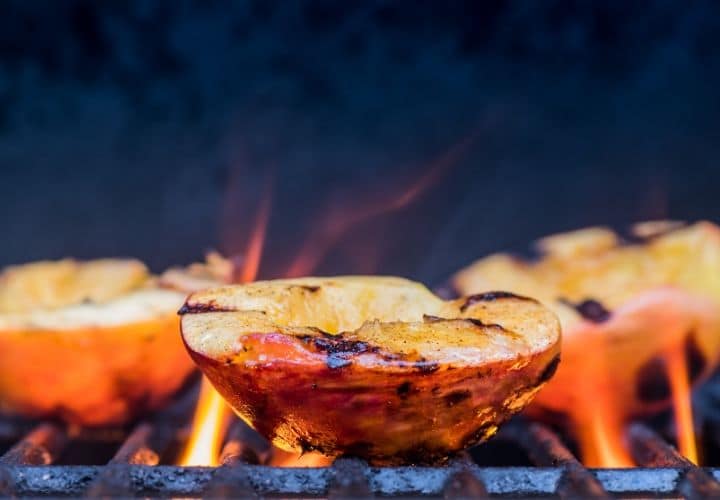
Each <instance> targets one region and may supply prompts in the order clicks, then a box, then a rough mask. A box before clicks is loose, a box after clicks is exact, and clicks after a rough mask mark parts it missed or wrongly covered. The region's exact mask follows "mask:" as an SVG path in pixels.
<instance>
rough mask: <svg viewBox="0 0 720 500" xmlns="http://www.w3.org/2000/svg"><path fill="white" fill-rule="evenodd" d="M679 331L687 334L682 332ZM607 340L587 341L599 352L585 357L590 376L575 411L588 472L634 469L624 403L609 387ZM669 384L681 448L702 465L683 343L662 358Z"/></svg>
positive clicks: (590, 348) (592, 338) (586, 376)
mask: <svg viewBox="0 0 720 500" xmlns="http://www.w3.org/2000/svg"><path fill="white" fill-rule="evenodd" d="M679 331H684V330H683V329H680V330H679ZM603 341H604V337H602V336H590V335H589V336H588V337H587V342H589V344H586V346H585V347H586V348H587V351H588V352H593V353H595V355H594V356H592V357H586V358H585V359H586V366H585V369H586V372H585V374H584V378H583V380H582V381H578V383H579V384H584V385H585V388H584V390H583V391H581V392H579V394H581V396H580V398H581V399H580V400H579V401H578V402H577V405H576V407H575V408H574V409H573V410H572V412H571V419H572V421H573V425H574V427H575V432H576V435H577V438H578V444H579V446H580V451H581V455H582V461H583V464H585V465H586V466H588V467H633V466H634V465H635V464H634V461H633V460H632V457H631V455H630V454H629V453H628V450H627V449H626V448H625V440H624V436H625V427H626V424H627V415H625V414H624V413H623V402H622V401H619V400H618V398H617V397H615V393H614V391H612V389H611V388H610V387H609V386H608V385H607V384H606V380H607V374H608V373H609V372H608V369H609V367H608V365H607V356H603V355H602V353H604V352H607V351H606V350H605V344H604V343H603ZM663 360H664V361H665V370H666V374H667V377H668V380H669V382H670V392H671V399H672V408H673V413H674V417H675V427H676V429H677V440H678V449H679V451H680V453H681V454H682V455H683V456H684V457H686V458H687V459H688V460H690V461H691V462H693V463H695V464H697V463H698V449H697V443H696V438H695V427H694V421H693V412H692V398H691V396H692V389H691V386H690V379H689V376H688V373H689V371H688V370H689V368H688V361H687V357H686V354H685V349H684V347H683V345H682V343H678V342H672V343H671V344H670V345H668V346H667V347H666V348H665V350H664V354H663Z"/></svg>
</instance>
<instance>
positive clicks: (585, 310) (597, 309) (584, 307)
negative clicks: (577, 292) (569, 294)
mask: <svg viewBox="0 0 720 500" xmlns="http://www.w3.org/2000/svg"><path fill="white" fill-rule="evenodd" d="M557 300H558V302H560V303H561V304H565V305H566V306H568V307H571V308H573V309H575V311H577V313H578V314H579V315H580V316H582V317H583V319H586V320H588V321H590V322H592V323H604V322H606V321H607V320H609V319H610V317H611V316H612V312H610V310H608V309H607V308H606V307H605V306H604V305H603V304H602V302H600V301H599V300H595V299H585V300H583V301H580V302H573V301H571V300H568V299H566V298H564V297H559V298H558V299H557Z"/></svg>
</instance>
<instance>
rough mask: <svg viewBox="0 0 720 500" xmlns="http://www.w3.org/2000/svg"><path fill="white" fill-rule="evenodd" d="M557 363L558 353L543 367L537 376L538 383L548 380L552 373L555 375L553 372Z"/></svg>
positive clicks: (558, 363)
mask: <svg viewBox="0 0 720 500" xmlns="http://www.w3.org/2000/svg"><path fill="white" fill-rule="evenodd" d="M559 365H560V355H559V354H556V355H555V356H554V357H553V359H551V360H550V362H549V363H548V364H547V365H545V368H544V369H543V371H542V373H541V374H540V377H539V378H538V384H544V383H545V382H547V381H548V380H550V379H551V378H552V377H553V375H555V372H556V371H557V369H558V366H559Z"/></svg>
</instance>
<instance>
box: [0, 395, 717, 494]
mask: <svg viewBox="0 0 720 500" xmlns="http://www.w3.org/2000/svg"><path fill="white" fill-rule="evenodd" d="M196 395H197V388H196V387H194V388H192V390H189V391H187V392H186V393H185V395H184V396H183V397H182V398H180V399H179V400H178V402H177V403H176V404H175V405H174V406H172V407H170V408H169V409H168V410H166V411H164V412H162V413H160V414H158V415H157V416H156V417H155V418H154V419H152V420H148V421H145V422H141V423H139V424H138V425H137V426H136V427H134V428H133V429H131V430H130V432H129V433H127V434H126V435H124V437H125V439H124V441H122V442H121V443H120V444H119V445H118V446H117V449H116V450H115V453H114V455H113V456H112V457H111V458H110V459H109V460H108V461H107V463H106V464H104V465H88V466H85V465H59V464H58V462H59V459H60V457H61V456H62V455H63V453H64V452H65V451H67V450H68V449H69V448H71V447H72V446H73V443H74V441H73V440H77V439H78V436H79V437H81V438H82V440H84V441H87V440H90V441H93V440H94V441H102V440H108V441H112V439H113V438H117V436H118V431H117V430H116V431H83V432H84V434H83V433H77V432H75V433H73V431H72V430H70V431H68V430H67V429H65V428H63V427H61V426H59V425H57V424H54V423H49V422H43V423H40V424H38V425H37V426H36V427H34V428H29V429H28V427H27V425H26V423H25V424H24V423H11V422H7V421H6V422H2V423H0V434H1V435H2V437H8V436H9V435H10V433H11V431H13V430H14V431H19V430H22V431H23V432H24V435H23V437H22V438H21V439H19V440H18V441H17V442H16V443H15V444H14V445H13V446H12V447H10V449H9V450H8V451H6V452H5V453H4V454H3V455H2V456H0V496H77V495H87V496H90V497H112V496H124V497H132V496H162V497H183V496H193V497H198V496H204V497H225V496H227V497H253V496H285V497H288V496H290V497H292V496H299V497H308V496H327V497H329V498H346V497H367V496H372V495H377V496H418V495H424V496H430V497H455V496H466V497H467V496H475V497H483V496H487V495H497V496H509V497H518V496H557V497H562V498H565V497H584V498H588V497H593V498H608V497H612V496H621V497H638V496H643V497H673V496H675V497H676V496H684V497H687V498H707V497H720V482H718V480H719V479H720V469H704V468H700V467H697V466H695V465H693V464H692V463H690V462H689V461H687V460H686V459H684V458H683V457H682V456H680V455H679V454H678V453H677V452H676V451H675V449H674V448H673V447H672V446H671V445H669V444H668V443H667V442H666V441H664V440H663V439H662V438H661V437H660V436H659V435H658V434H657V433H656V432H655V431H653V430H652V429H650V428H649V427H647V426H646V425H644V424H634V425H632V426H631V427H630V429H629V431H628V443H629V446H630V450H631V453H632V455H633V457H634V459H635V460H636V462H637V463H638V464H639V465H640V467H638V468H634V469H616V470H612V469H586V468H585V467H583V466H582V465H581V464H580V462H579V461H578V460H577V458H575V456H574V455H573V453H572V452H571V451H570V450H569V449H568V448H567V447H566V446H565V444H564V443H563V441H562V440H561V438H560V437H559V436H558V434H556V433H555V432H554V431H552V430H551V429H550V428H548V427H546V426H545V425H542V424H539V423H535V422H526V421H523V420H516V421H513V422H510V423H509V424H508V425H506V426H505V427H504V428H503V430H502V432H501V435H500V436H498V439H499V440H504V441H508V442H511V443H513V444H514V445H515V446H516V447H518V448H519V449H521V450H523V452H524V453H525V454H526V455H527V459H528V461H529V462H530V463H532V464H533V466H530V467H524V466H523V467H518V466H514V467H504V466H503V467H482V466H479V465H478V464H477V463H476V462H475V461H474V460H473V458H472V457H471V455H470V454H468V453H464V454H461V455H460V456H459V457H457V458H455V459H454V460H453V461H451V462H450V463H449V464H448V465H446V466H442V467H382V468H379V467H370V466H368V465H367V464H366V463H365V462H363V461H361V460H358V459H353V458H340V459H338V460H336V461H335V462H334V463H333V465H332V466H330V467H319V468H302V469H298V468H280V467H271V466H268V465H262V464H264V463H266V462H267V460H268V457H269V456H270V452H271V450H270V447H269V445H268V443H267V442H266V441H265V440H264V439H262V438H261V437H260V436H259V435H257V434H256V433H255V432H254V431H252V430H251V429H249V428H248V427H247V426H245V425H244V424H243V423H242V422H239V421H238V422H235V423H234V424H233V425H232V426H231V427H230V429H229V431H228V433H227V436H226V440H225V444H224V446H223V449H222V454H221V462H222V464H223V465H222V466H221V467H218V468H207V467H177V466H168V465H159V464H162V457H163V456H167V452H168V450H171V449H172V447H173V445H174V444H176V443H177V441H178V437H180V439H181V438H182V435H183V432H184V431H185V430H186V428H187V425H188V421H189V416H190V413H191V410H192V405H193V402H194V400H195V397H196ZM120 434H122V433H120Z"/></svg>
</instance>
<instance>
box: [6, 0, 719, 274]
mask: <svg viewBox="0 0 720 500" xmlns="http://www.w3.org/2000/svg"><path fill="white" fill-rule="evenodd" d="M0 5H1V6H2V15H1V16H0V169H1V173H0V229H1V232H0V234H1V235H2V237H1V238H0V241H1V243H2V244H1V245H0V264H2V265H5V264H9V263H17V262H23V261H28V260H33V259H40V258H57V257H62V256H76V257H83V258H87V257H96V256H105V255H129V256H137V257H140V258H142V259H144V260H146V261H147V262H148V263H149V264H150V265H151V266H152V267H153V268H154V269H157V270H160V269H162V268H163V267H165V266H167V265H171V264H182V263H187V262H189V261H191V260H196V259H198V258H200V257H201V255H202V252H203V251H204V250H206V249H208V248H220V249H222V250H223V251H225V252H242V249H243V247H244V244H245V240H246V239H247V235H248V234H249V231H250V228H251V226H252V221H253V219H254V214H255V212H256V207H257V205H258V203H259V201H260V198H261V193H263V192H267V191H268V186H269V185H271V186H272V189H271V190H272V201H273V204H272V216H271V220H270V227H269V233H268V240H267V245H266V252H265V258H264V260H263V265H262V268H261V276H263V277H276V276H280V275H283V274H284V273H286V270H287V268H288V266H290V263H291V262H292V261H293V258H294V257H295V256H297V255H298V252H299V251H300V249H301V248H302V247H303V245H304V244H305V241H306V239H307V237H308V235H315V234H316V233H318V232H319V233H322V234H325V237H327V235H328V234H330V233H332V235H333V238H330V240H333V241H334V240H337V241H336V242H335V243H334V244H333V245H329V250H328V253H327V255H326V256H325V257H324V258H323V259H322V263H321V265H320V267H319V268H318V269H316V271H315V272H317V273H322V274H328V273H348V272H382V273H392V274H400V275H406V276H410V277H414V278H419V279H422V280H424V281H427V282H429V283H437V282H438V281H440V280H442V279H444V278H445V277H447V276H448V275H449V274H450V273H451V272H453V271H454V270H456V269H457V268H459V267H460V266H462V265H464V264H466V263H468V262H469V261H471V260H472V259H474V258H476V257H479V256H481V255H483V254H485V253H487V252H491V251H496V250H501V249H508V248H510V249H518V248H523V247H526V246H527V245H528V244H529V242H530V241H532V240H533V239H535V238H537V237H539V236H542V235H544V234H546V233H551V232H556V231H561V230H567V229H571V228H576V227H580V226H585V225H591V224H608V225H612V226H615V227H624V226H627V225H628V224H629V223H631V222H633V221H636V220H643V219H654V218H664V217H670V218H678V219H687V220H693V219H698V218H706V219H710V220H716V221H717V220H720V200H719V194H720V168H718V165H719V164H720V163H719V161H720V141H719V139H720V127H719V124H720V102H719V99H718V88H720V62H719V59H718V48H719V47H718V45H719V43H718V42H720V7H719V6H718V3H717V2H714V1H709V0H708V1H697V2H683V1H655V2H650V1H647V2H619V1H618V2H604V1H603V2H600V1H598V2H560V1H543V2H535V1H527V2H525V1H517V2H499V1H487V2H476V1H464V2H442V3H441V2H418V1H412V2H410V1H408V2H392V1H363V2H351V1H347V2H338V1H307V2H292V1H286V2H268V1H256V2H251V1H236V2H219V1H208V0H204V1H197V2H191V1H172V2H171V1H167V2H152V1H130V2H94V1H87V2H84V1H63V2H56V1H47V2H41V1H33V2H26V1H23V0H16V1H4V2H1V3H0ZM448 151H450V153H449V154H448ZM428 172H430V174H429V176H430V179H431V182H426V183H422V182H421V184H422V185H423V186H425V184H427V185H428V186H429V187H428V188H427V189H426V190H424V191H422V192H420V191H417V193H419V194H417V196H415V197H414V198H413V200H412V202H409V203H404V204H403V203H401V201H402V200H403V198H402V196H403V194H404V193H407V192H408V190H411V191H412V189H413V186H415V187H417V183H418V182H420V181H421V180H422V179H423V176H424V175H427V174H428ZM398 200H400V201H398ZM383 207H384V208H385V209H390V208H392V209H391V210H386V213H383V214H381V213H380V212H381V211H382V209H383ZM357 214H364V215H363V216H357ZM368 214H370V215H368ZM373 214H374V215H373ZM353 218H354V219H353ZM351 219H352V220H355V222H354V223H353V224H349V223H347V221H348V220H351ZM338 221H340V222H338ZM343 221H344V222H343ZM331 226H332V227H335V228H337V227H340V226H342V227H343V228H344V229H340V230H338V231H337V232H333V231H330V232H329V233H328V231H325V230H324V229H322V228H326V227H331ZM318 228H320V229H318ZM317 239H322V238H321V237H320V236H317ZM326 239H327V238H326ZM331 243H332V241H331Z"/></svg>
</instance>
